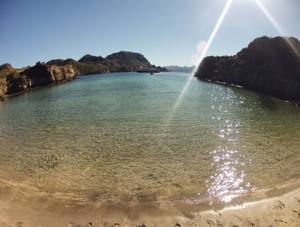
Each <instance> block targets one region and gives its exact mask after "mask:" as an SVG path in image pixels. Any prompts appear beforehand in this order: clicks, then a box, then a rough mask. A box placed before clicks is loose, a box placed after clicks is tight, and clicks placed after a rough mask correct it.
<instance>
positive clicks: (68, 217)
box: [0, 182, 300, 227]
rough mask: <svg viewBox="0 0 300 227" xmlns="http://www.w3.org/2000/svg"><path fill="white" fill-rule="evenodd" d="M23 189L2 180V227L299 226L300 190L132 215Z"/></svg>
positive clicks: (0, 198)
mask: <svg viewBox="0 0 300 227" xmlns="http://www.w3.org/2000/svg"><path fill="white" fill-rule="evenodd" d="M25 191H26V190H24V188H23V189H22V188H20V187H16V186H15V185H12V184H11V185H10V184H9V183H7V182H0V226H2V227H6V226H7V227H8V226H14V227H29V226H32V227H56V226H57V227H59V226H61V227H87V226H93V227H94V226H97V227H100V226H101V227H102V226H103V227H104V226H105V227H110V226H113V227H119V226H124V227H125V226H127V227H129V226H130V227H131V226H138V227H145V226H146V227H149V226H150V227H159V226H175V227H184V226H195V227H197V226H199V227H202V226H209V227H213V226H216V227H222V226H223V227H227V226H229V227H237V226H238V227H242V226H266V227H271V226H273V227H280V226H289V227H293V226H295V227H296V226H300V189H299V188H298V189H296V190H294V191H291V192H289V193H286V194H284V195H282V196H279V197H273V198H268V199H263V200H260V201H257V202H251V203H247V204H244V205H243V206H240V207H228V208H225V209H223V210H208V211H202V212H199V213H193V214H192V215H190V216H188V217H187V216H184V215H181V214H172V215H171V214H164V213H161V214H158V213H147V214H137V213H132V214H130V215H128V214H126V215H125V214H123V213H122V212H117V211H111V212H107V211H103V209H102V208H101V207H93V206H82V205H80V203H79V204H78V205H68V204H65V203H64V201H63V200H61V201H60V202H57V201H56V202H53V198H50V197H47V196H46V195H45V194H43V193H39V192H35V193H32V191H31V195H30V194H29V193H26V192H25Z"/></svg>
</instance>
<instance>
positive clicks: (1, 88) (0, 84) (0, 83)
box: [0, 78, 7, 101]
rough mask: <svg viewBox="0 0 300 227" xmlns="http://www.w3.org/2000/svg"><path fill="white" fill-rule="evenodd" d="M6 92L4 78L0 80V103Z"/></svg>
mask: <svg viewBox="0 0 300 227" xmlns="http://www.w3.org/2000/svg"><path fill="white" fill-rule="evenodd" d="M6 92H7V83H6V79H5V78H0V101H1V100H3V98H4V95H5V94H6Z"/></svg>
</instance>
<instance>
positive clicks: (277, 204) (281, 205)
mask: <svg viewBox="0 0 300 227" xmlns="http://www.w3.org/2000/svg"><path fill="white" fill-rule="evenodd" d="M275 204H276V206H277V208H280V209H283V208H285V204H284V203H283V202H281V201H280V200H276V201H275Z"/></svg>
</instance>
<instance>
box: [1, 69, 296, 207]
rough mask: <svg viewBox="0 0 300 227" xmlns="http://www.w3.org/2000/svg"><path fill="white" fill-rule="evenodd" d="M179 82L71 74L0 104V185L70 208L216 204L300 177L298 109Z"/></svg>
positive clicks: (166, 77)
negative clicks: (30, 190) (70, 78)
mask: <svg viewBox="0 0 300 227" xmlns="http://www.w3.org/2000/svg"><path fill="white" fill-rule="evenodd" d="M187 76H188V74H179V73H160V74H157V75H154V76H150V75H149V74H136V73H120V74H117V73H116V74H108V75H93V76H86V77H81V78H80V79H78V80H75V81H73V82H70V83H66V84H64V85H59V86H53V87H47V88H43V89H38V90H35V91H33V92H29V93H26V94H24V95H21V96H18V97H15V98H12V99H10V100H8V101H7V102H5V103H0V178H1V179H4V180H8V181H10V182H14V183H16V184H22V185H25V186H30V187H35V188H37V189H38V190H40V191H42V192H47V193H49V194H51V195H56V196H58V197H60V198H64V199H67V200H72V201H74V200H75V201H79V202H80V203H92V204H98V205H99V206H100V205H107V206H110V205H114V204H118V205H120V206H124V207H126V206H136V207H143V208H145V209H147V208H149V209H152V208H157V207H161V206H163V205H162V204H171V205H172V206H175V207H176V206H189V205H196V206H203V207H207V206H217V205H220V204H226V203H229V202H232V201H234V200H237V199H238V200H242V199H241V198H242V197H243V196H244V195H247V196H249V195H250V196H251V195H255V192H257V191H261V190H265V189H272V188H274V187H277V186H281V185H284V184H286V183H288V182H291V181H293V180H298V179H299V176H300V168H299V166H300V152H299V148H300V141H299V138H300V130H299V128H300V112H299V110H298V109H296V108H295V107H293V106H291V105H290V104H288V103H284V102H282V101H279V100H276V99H273V98H270V97H268V96H264V95H260V94H256V93H254V92H250V91H247V90H244V89H240V88H235V87H226V86H223V85H217V84H210V83H205V82H201V81H198V80H196V79H193V81H192V82H191V84H190V86H189V89H188V91H187V93H186V94H185V96H184V98H183V100H182V102H181V103H180V105H179V107H178V109H177V111H176V112H175V113H172V109H173V106H174V104H175V102H176V100H177V98H178V96H179V94H180V92H181V89H182V88H183V87H184V85H185V82H186V81H187V79H188V77H187Z"/></svg>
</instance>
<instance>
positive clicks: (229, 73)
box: [195, 37, 300, 101]
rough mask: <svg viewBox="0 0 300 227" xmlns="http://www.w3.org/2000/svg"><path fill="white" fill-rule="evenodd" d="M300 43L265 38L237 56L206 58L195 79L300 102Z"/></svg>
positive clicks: (281, 38)
mask: <svg viewBox="0 0 300 227" xmlns="http://www.w3.org/2000/svg"><path fill="white" fill-rule="evenodd" d="M299 53H300V42H299V41H298V40H297V39H296V38H293V37H289V38H287V37H275V38H268V37H261V38H257V39H255V40H254V41H253V42H251V43H250V44H249V45H248V47H247V48H244V49H242V50H241V51H240V52H238V53H237V54H236V55H234V56H230V57H229V56H224V57H206V58H204V59H203V61H202V63H201V65H200V66H199V68H198V70H197V72H196V74H195V76H196V77H197V78H199V79H202V80H206V81H213V82H225V83H227V84H234V85H240V86H243V87H246V88H249V89H252V90H254V91H258V92H260V93H264V94H267V95H270V96H273V97H277V98H280V99H284V100H290V101H298V100H300V55H299Z"/></svg>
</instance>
